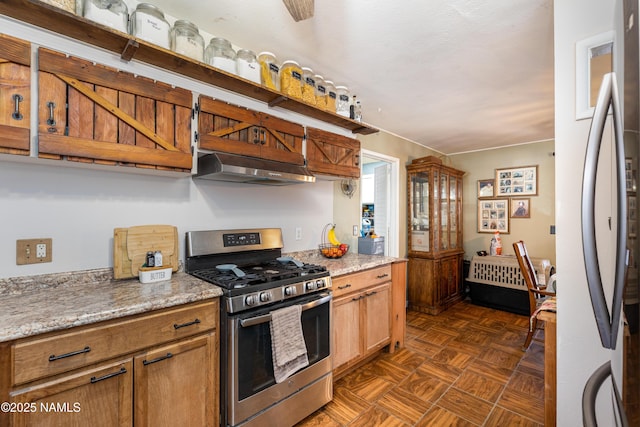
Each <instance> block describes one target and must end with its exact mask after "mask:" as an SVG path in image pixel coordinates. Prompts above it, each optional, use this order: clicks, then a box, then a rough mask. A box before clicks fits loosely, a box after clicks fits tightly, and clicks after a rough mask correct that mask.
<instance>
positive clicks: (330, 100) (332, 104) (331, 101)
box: [324, 80, 338, 113]
mask: <svg viewBox="0 0 640 427" xmlns="http://www.w3.org/2000/svg"><path fill="white" fill-rule="evenodd" d="M324 84H325V87H326V89H327V106H326V109H327V111H331V112H332V113H335V112H336V99H337V97H338V95H337V94H336V85H334V84H333V82H332V81H331V80H325V81H324Z"/></svg>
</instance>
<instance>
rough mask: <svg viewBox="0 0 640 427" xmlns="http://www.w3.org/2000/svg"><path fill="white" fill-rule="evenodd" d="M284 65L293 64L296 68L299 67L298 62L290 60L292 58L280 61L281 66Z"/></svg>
mask: <svg viewBox="0 0 640 427" xmlns="http://www.w3.org/2000/svg"><path fill="white" fill-rule="evenodd" d="M285 65H295V66H296V67H298V68H299V67H300V64H298V63H297V62H296V61H292V60H288V61H284V62H283V63H282V66H283V67H284V66H285Z"/></svg>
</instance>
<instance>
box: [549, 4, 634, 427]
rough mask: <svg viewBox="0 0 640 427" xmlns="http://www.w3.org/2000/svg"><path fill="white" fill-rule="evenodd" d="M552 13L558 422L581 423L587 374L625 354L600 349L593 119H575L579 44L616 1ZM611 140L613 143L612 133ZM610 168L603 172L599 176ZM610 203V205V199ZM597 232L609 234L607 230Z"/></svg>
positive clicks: (605, 415)
mask: <svg viewBox="0 0 640 427" xmlns="http://www.w3.org/2000/svg"><path fill="white" fill-rule="evenodd" d="M618 3H620V2H618ZM616 7H617V6H616ZM554 16H555V25H554V31H555V88H556V90H555V108H556V112H555V127H556V131H555V132H556V144H555V152H556V210H555V212H556V224H557V240H556V251H557V254H556V257H557V270H558V282H559V285H558V356H557V357H558V359H557V362H558V364H557V380H558V382H557V387H558V389H557V390H558V401H557V409H558V413H557V425H559V426H577V425H581V424H582V413H581V397H582V390H583V388H584V385H585V382H586V380H587V378H588V377H589V376H590V375H591V373H592V372H593V371H594V370H595V369H596V368H598V367H599V366H600V365H602V364H603V363H604V362H605V361H606V360H609V359H613V361H614V363H618V361H619V359H620V357H621V346H618V349H617V350H616V352H613V353H612V352H611V351H609V350H605V349H603V348H602V347H601V344H600V339H599V336H598V332H597V328H596V324H595V319H594V315H593V311H592V308H591V302H590V299H589V293H588V289H587V283H586V276H585V269H584V261H583V258H582V238H581V232H580V224H581V221H580V202H581V179H582V168H583V163H584V153H585V149H586V142H587V137H588V133H589V125H590V123H591V120H581V121H576V119H575V93H576V89H575V87H576V83H575V82H576V64H575V57H576V51H575V44H576V42H577V41H580V40H583V39H586V38H588V37H591V36H594V35H596V34H599V33H602V32H605V31H610V30H612V28H613V23H614V4H613V2H606V1H605V2H603V1H599V0H563V1H556V2H554ZM606 138H607V143H608V144H609V147H610V145H611V144H610V142H611V134H610V133H609V134H608V136H606ZM604 150H605V151H606V150H607V148H604ZM606 173H607V171H606V170H604V171H602V172H601V173H600V172H599V175H600V174H602V175H605V174H606ZM609 191H610V190H609ZM597 197H598V194H597ZM607 202H608V203H610V202H611V200H610V199H609V200H607ZM609 206H610V204H609ZM599 237H602V238H603V240H605V239H608V237H606V236H599ZM599 243H600V242H599ZM603 261H604V262H603ZM601 262H603V263H602V265H601V267H602V268H603V271H604V275H605V276H610V271H611V262H610V261H609V262H607V261H605V260H604V258H603V260H601ZM604 282H605V283H604V284H605V286H606V287H607V289H606V293H610V290H611V286H610V285H611V283H610V280H608V279H607V280H604ZM602 394H603V393H601V395H599V400H598V404H597V410H598V413H599V422H600V425H613V424H612V419H611V400H610V396H608V395H602Z"/></svg>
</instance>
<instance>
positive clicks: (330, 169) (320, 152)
mask: <svg viewBox="0 0 640 427" xmlns="http://www.w3.org/2000/svg"><path fill="white" fill-rule="evenodd" d="M307 167H308V168H309V170H310V171H311V172H315V173H318V174H321V175H333V176H342V177H346V178H360V141H358V140H357V139H353V138H348V137H346V136H342V135H337V134H335V133H331V132H327V131H324V130H320V129H315V128H310V127H308V128H307Z"/></svg>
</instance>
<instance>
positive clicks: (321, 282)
mask: <svg viewBox="0 0 640 427" xmlns="http://www.w3.org/2000/svg"><path fill="white" fill-rule="evenodd" d="M326 286H327V284H326V283H325V282H324V279H318V280H316V288H318V289H320V288H324V287H326Z"/></svg>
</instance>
